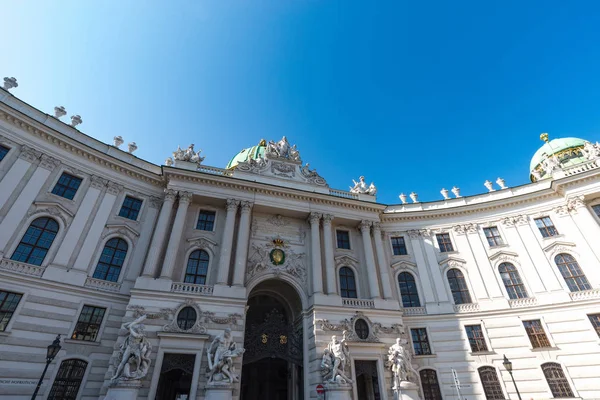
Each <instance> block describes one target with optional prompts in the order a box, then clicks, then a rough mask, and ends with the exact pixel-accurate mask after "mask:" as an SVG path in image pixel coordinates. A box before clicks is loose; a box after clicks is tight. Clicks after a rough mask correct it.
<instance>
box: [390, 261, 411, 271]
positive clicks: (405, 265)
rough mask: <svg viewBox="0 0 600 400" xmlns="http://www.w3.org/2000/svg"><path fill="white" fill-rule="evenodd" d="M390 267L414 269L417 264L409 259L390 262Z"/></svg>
mask: <svg viewBox="0 0 600 400" xmlns="http://www.w3.org/2000/svg"><path fill="white" fill-rule="evenodd" d="M392 269H394V270H399V269H410V270H416V269H417V264H415V263H413V262H410V261H406V260H401V261H398V262H395V263H393V264H392Z"/></svg>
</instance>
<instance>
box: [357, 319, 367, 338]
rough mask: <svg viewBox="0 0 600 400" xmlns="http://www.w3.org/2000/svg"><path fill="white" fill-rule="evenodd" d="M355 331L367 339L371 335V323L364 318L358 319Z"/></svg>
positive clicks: (360, 336)
mask: <svg viewBox="0 0 600 400" xmlns="http://www.w3.org/2000/svg"><path fill="white" fill-rule="evenodd" d="M354 332H356V336H358V337H359V338H360V339H362V340H365V339H366V338H368V337H369V324H367V322H366V321H365V320H364V319H357V320H356V322H355V323H354Z"/></svg>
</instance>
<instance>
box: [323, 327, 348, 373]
mask: <svg viewBox="0 0 600 400" xmlns="http://www.w3.org/2000/svg"><path fill="white" fill-rule="evenodd" d="M349 364H350V350H349V349H348V345H347V344H346V331H344V335H343V338H342V340H338V339H337V336H335V335H333V336H332V337H331V342H329V344H328V345H327V348H326V349H325V350H324V351H323V359H322V360H321V373H322V375H323V380H324V381H327V382H330V383H337V384H348V383H352V379H350V378H348V375H346V367H347V366H348V365H349Z"/></svg>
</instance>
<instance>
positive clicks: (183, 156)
mask: <svg viewBox="0 0 600 400" xmlns="http://www.w3.org/2000/svg"><path fill="white" fill-rule="evenodd" d="M201 152H202V150H200V151H198V152H195V151H194V144H193V143H192V144H190V145H189V146H188V148H187V149H185V150H183V149H182V148H181V147H180V146H177V150H175V151H174V152H173V159H174V160H176V161H187V162H193V163H198V164H200V163H201V162H202V161H204V157H200V153H201Z"/></svg>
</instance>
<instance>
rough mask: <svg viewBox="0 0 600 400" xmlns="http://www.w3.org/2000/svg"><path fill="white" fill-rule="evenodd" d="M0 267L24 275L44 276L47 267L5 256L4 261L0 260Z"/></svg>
mask: <svg viewBox="0 0 600 400" xmlns="http://www.w3.org/2000/svg"><path fill="white" fill-rule="evenodd" d="M0 269H3V270H5V271H10V272H16V273H18V274H23V275H31V276H42V274H43V273H44V269H45V268H44V267H41V266H37V265H31V264H25V263H20V262H17V261H12V260H9V259H6V258H5V259H3V260H2V261H0Z"/></svg>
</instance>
